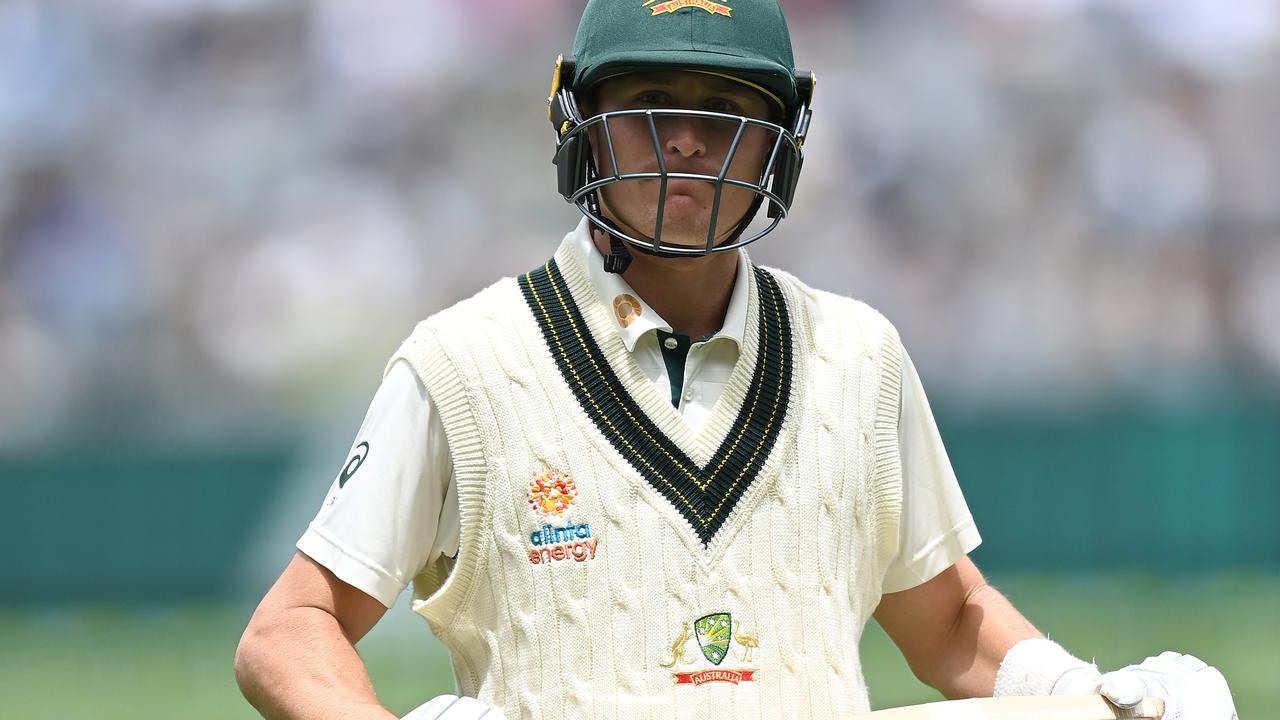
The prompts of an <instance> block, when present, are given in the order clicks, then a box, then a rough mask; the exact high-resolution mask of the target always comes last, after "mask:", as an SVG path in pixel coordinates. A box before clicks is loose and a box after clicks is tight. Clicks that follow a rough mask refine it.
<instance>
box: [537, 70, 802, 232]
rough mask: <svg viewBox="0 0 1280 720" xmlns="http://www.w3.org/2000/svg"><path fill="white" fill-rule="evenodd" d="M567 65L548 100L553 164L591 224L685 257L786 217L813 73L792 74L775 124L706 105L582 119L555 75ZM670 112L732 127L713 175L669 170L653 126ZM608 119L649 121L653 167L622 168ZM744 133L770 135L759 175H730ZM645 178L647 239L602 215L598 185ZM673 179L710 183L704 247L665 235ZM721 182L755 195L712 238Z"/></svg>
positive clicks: (574, 100)
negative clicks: (650, 206) (760, 220)
mask: <svg viewBox="0 0 1280 720" xmlns="http://www.w3.org/2000/svg"><path fill="white" fill-rule="evenodd" d="M573 70H574V67H573V61H572V60H564V59H563V58H562V59H561V60H560V61H558V62H557V65H556V75H555V78H554V80H553V81H552V88H551V97H550V98H548V101H549V108H548V117H549V119H550V120H551V123H552V125H553V126H554V127H555V128H556V133H557V137H556V152H555V157H554V159H553V162H554V163H555V165H556V168H557V179H558V184H559V191H560V194H561V195H562V196H564V198H565V200H567V201H568V202H571V203H573V204H574V205H576V206H577V207H578V209H579V210H581V211H582V214H583V215H585V216H586V217H587V218H588V219H589V220H590V221H591V223H592V224H593V225H595V226H596V227H597V228H599V229H601V230H603V231H605V232H606V233H608V234H610V235H612V236H614V237H617V238H620V239H622V240H624V241H626V242H627V243H628V244H630V245H632V246H633V247H635V248H637V249H639V250H641V251H642V252H646V253H649V254H653V255H659V256H664V257H688V256H701V255H708V254H710V253H713V252H724V251H729V250H735V249H737V248H740V247H742V246H744V245H747V244H749V243H751V242H754V241H756V240H758V239H760V238H761V237H764V236H765V235H767V234H768V233H769V232H771V231H772V230H773V229H774V228H776V227H777V226H778V223H780V222H781V221H782V219H783V218H784V217H786V216H787V213H788V212H789V211H790V209H791V203H792V200H793V199H794V197H795V190H796V184H797V180H798V179H799V175H800V168H801V166H802V165H803V163H804V152H803V148H804V140H805V136H806V135H807V133H808V129H809V120H810V117H811V116H812V111H811V110H810V103H811V101H812V95H813V85H814V79H813V74H812V73H797V74H796V84H797V86H798V88H799V90H800V102H799V104H798V107H796V108H793V109H791V110H790V111H789V112H788V113H787V117H786V118H784V119H783V123H784V124H783V125H778V124H774V123H770V122H766V121H764V120H759V119H756V118H751V117H746V116H742V115H733V114H728V113H719V112H709V111H704V110H673V109H640V110H621V111H616V112H606V113H600V114H597V115H593V116H591V117H589V118H584V117H582V114H581V111H580V109H579V106H578V100H577V98H576V96H575V94H574V91H573V89H572V88H571V87H569V86H568V85H562V84H561V78H563V77H565V75H566V74H567V75H568V76H569V77H570V78H572V75H573ZM668 118H685V119H690V120H697V121H700V122H705V123H709V124H711V123H714V124H716V125H717V126H719V127H721V128H722V131H723V132H724V133H725V136H726V137H727V136H728V134H729V133H730V132H732V138H733V139H732V140H731V141H730V143H729V147H728V151H727V153H726V155H725V157H724V161H723V162H722V163H721V166H720V170H719V172H718V173H717V174H715V175H711V174H705V173H688V172H672V171H670V170H669V169H668V167H667V162H666V157H665V152H664V151H663V145H662V140H661V138H660V136H659V132H658V126H659V123H660V122H661V121H663V120H665V119H668ZM611 122H628V123H642V124H643V125H642V126H647V133H648V135H649V138H650V139H651V140H652V143H653V152H654V157H655V159H656V164H657V168H656V170H648V171H643V172H630V171H627V169H625V168H622V169H620V168H619V164H618V153H617V149H616V148H615V146H614V139H613V133H612V132H611V129H610V123H611ZM748 133H763V134H764V137H766V138H768V140H769V143H768V145H769V150H768V154H767V155H766V157H765V159H764V162H763V163H762V165H761V168H760V170H759V175H758V176H757V177H755V179H754V180H744V179H739V178H734V177H730V176H729V172H730V168H731V167H732V165H733V161H734V159H735V158H736V157H737V155H738V151H739V150H740V149H741V148H742V142H743V139H744V137H746V136H747V134H748ZM593 134H594V135H595V136H596V137H597V138H598V139H600V140H601V141H602V143H601V144H602V147H600V148H599V154H600V158H601V162H603V161H604V160H605V159H607V160H608V170H607V171H603V172H602V170H601V168H600V163H597V161H596V152H595V151H593V147H592V143H591V137H592V135H593ZM645 180H649V181H654V180H656V181H657V182H658V206H657V212H656V217H655V219H654V229H653V237H652V238H639V237H634V236H632V235H628V234H626V233H624V232H623V231H622V230H620V229H619V228H618V227H617V226H616V225H614V224H613V223H612V222H610V221H609V220H608V219H607V218H605V217H604V216H603V214H602V213H601V203H600V191H601V189H602V188H604V187H606V186H609V185H613V184H616V183H623V182H637V181H645ZM671 180H693V181H701V182H705V183H708V184H709V185H711V186H712V187H713V196H712V197H713V200H712V205H711V216H710V222H709V223H708V227H707V237H706V242H705V244H703V245H702V246H691V245H681V244H675V243H671V242H664V241H663V237H662V234H663V233H662V230H663V227H662V226H663V216H664V214H665V211H666V204H667V187H668V182H669V181H671ZM726 187H732V188H741V189H743V190H747V191H750V192H751V193H754V195H755V198H754V199H753V202H752V204H751V206H750V208H749V209H748V210H747V212H746V213H745V214H744V215H743V217H742V218H741V219H736V218H735V219H734V220H733V222H734V226H733V228H732V232H731V233H730V234H729V235H728V237H727V238H726V239H724V240H722V241H721V242H719V243H717V242H716V238H717V237H718V236H719V235H720V233H719V232H717V231H718V230H719V229H720V228H721V226H722V223H721V218H720V209H721V200H722V198H723V194H724V190H725V188H726ZM766 202H767V203H768V217H769V218H770V222H769V223H768V225H766V226H765V227H763V228H762V229H760V230H757V231H755V232H753V233H752V234H750V235H747V234H746V232H745V231H746V229H747V226H748V225H749V224H750V222H751V220H752V219H753V218H754V216H755V215H756V213H757V212H758V211H759V208H760V206H761V205H762V204H764V203H766ZM725 227H728V226H727V225H726V226H725Z"/></svg>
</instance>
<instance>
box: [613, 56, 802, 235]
mask: <svg viewBox="0 0 1280 720" xmlns="http://www.w3.org/2000/svg"><path fill="white" fill-rule="evenodd" d="M768 103H769V101H768V100H767V99H766V98H765V96H764V95H763V94H761V93H760V92H758V91H756V90H754V89H752V88H751V87H749V86H747V85H744V84H742V83H738V82H735V81H733V80H729V79H727V78H721V77H718V76H715V75H707V74H703V73H694V72H679V71H664V72H652V73H634V74H630V75H623V76H620V77H617V78H613V79H611V80H607V81H605V82H604V83H601V85H600V87H599V89H598V90H597V93H596V95H595V103H594V105H595V107H594V108H593V110H594V111H595V112H596V113H606V112H612V111H616V110H637V109H649V108H653V109H685V110H705V111H710V112H717V113H725V114H729V115H745V116H748V117H753V118H757V119H760V120H767V119H768V118H769V104H768ZM608 123H609V136H610V138H611V139H612V141H613V149H614V156H616V159H617V166H618V167H617V169H618V171H619V172H621V173H637V172H658V170H659V163H658V156H657V153H656V152H655V149H654V143H653V135H652V132H651V131H650V127H649V122H648V120H647V119H646V118H645V117H643V116H638V117H620V118H611V119H609V121H608ZM655 123H656V128H657V131H658V140H659V144H660V146H661V148H662V152H663V156H664V158H665V160H666V164H667V171H668V172H673V173H676V172H683V173H698V174H702V175H711V176H717V175H719V174H720V170H721V167H722V166H723V164H724V160H725V157H727V156H728V154H729V149H730V146H731V145H732V144H733V138H734V135H735V134H736V133H737V132H738V128H739V124H740V123H739V122H738V121H736V120H732V119H726V120H717V119H710V118H693V117H678V116H677V117H655ZM591 130H592V131H593V132H592V136H591V143H592V147H593V148H595V153H596V162H597V167H599V169H600V174H601V176H607V175H611V174H612V173H613V171H614V168H613V158H611V157H610V154H609V151H608V149H607V142H606V140H605V137H604V132H603V128H601V127H600V126H599V125H597V126H594V127H592V128H591ZM776 138H777V135H776V134H774V133H771V132H770V131H768V130H766V129H765V128H761V127H759V126H754V125H748V126H747V128H746V131H745V132H744V133H743V136H742V140H741V141H740V142H739V146H738V149H737V151H736V152H735V153H734V156H733V161H732V164H731V165H730V167H729V173H728V176H727V177H730V178H734V179H738V180H745V181H747V182H751V183H755V182H757V181H758V180H759V179H760V172H761V170H762V169H763V167H764V162H765V159H766V157H767V155H768V153H769V151H770V150H771V149H772V147H773V143H774V141H775V140H776ZM660 187H661V181H659V180H626V181H622V182H616V183H612V184H610V185H607V186H605V187H604V188H602V190H601V194H602V198H601V201H602V202H601V205H602V208H601V210H602V212H603V214H604V215H605V216H606V217H608V218H609V219H610V220H612V221H613V222H615V223H617V224H618V226H619V227H620V228H621V229H622V230H623V232H626V233H627V234H629V235H632V236H633V237H640V238H653V237H654V232H655V231H654V226H655V224H656V220H657V215H658V193H659V190H660ZM754 198H755V193H753V192H752V191H750V190H747V189H745V188H739V187H733V186H731V185H725V186H724V190H723V191H722V193H721V198H720V212H719V216H718V218H717V220H716V236H717V241H719V240H722V239H724V238H725V237H727V236H728V235H729V234H730V233H731V232H733V230H734V229H735V228H736V227H737V224H738V222H739V221H740V220H741V219H742V217H743V216H744V215H745V214H746V212H747V210H748V209H749V208H750V206H751V204H752V201H753V200H754ZM714 204H715V185H714V184H712V183H710V182H707V181H703V180H680V179H669V180H668V181H667V198H666V205H665V207H664V208H663V221H662V242H663V243H667V244H679V245H689V246H704V245H705V244H706V242H707V231H708V229H709V228H710V225H711V213H712V207H713V206H714Z"/></svg>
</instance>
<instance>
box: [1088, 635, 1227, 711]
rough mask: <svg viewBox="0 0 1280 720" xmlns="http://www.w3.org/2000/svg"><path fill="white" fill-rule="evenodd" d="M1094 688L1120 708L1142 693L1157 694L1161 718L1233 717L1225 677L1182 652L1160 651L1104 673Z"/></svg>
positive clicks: (1199, 660) (1127, 706) (1130, 705)
mask: <svg viewBox="0 0 1280 720" xmlns="http://www.w3.org/2000/svg"><path fill="white" fill-rule="evenodd" d="M1097 692H1098V693H1099V694H1101V695H1102V696H1103V697H1105V698H1107V699H1108V700H1110V701H1111V702H1112V703H1113V704H1115V705H1117V706H1119V707H1123V708H1130V707H1134V706H1136V705H1137V704H1138V703H1140V702H1142V698H1144V697H1155V698H1160V699H1161V700H1164V708H1165V709H1164V717H1163V718H1162V720H1237V717H1236V706H1235V703H1234V702H1233V701H1232V699H1231V690H1230V689H1229V688H1228V687H1227V679H1226V678H1224V677H1223V676H1222V673H1221V672H1218V670H1217V669H1216V668H1214V667H1212V666H1211V665H1209V664H1207V663H1205V662H1204V661H1203V660H1201V659H1199V658H1197V657H1193V656H1191V655H1183V654H1182V653H1176V652H1163V653H1160V655H1159V656H1157V657H1149V658H1147V659H1146V660H1143V661H1142V663H1140V664H1138V665H1130V666H1128V667H1125V668H1121V669H1119V670H1115V671H1112V672H1109V673H1106V674H1104V675H1102V677H1100V678H1098V680H1097Z"/></svg>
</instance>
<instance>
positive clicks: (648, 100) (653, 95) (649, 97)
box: [636, 90, 671, 107]
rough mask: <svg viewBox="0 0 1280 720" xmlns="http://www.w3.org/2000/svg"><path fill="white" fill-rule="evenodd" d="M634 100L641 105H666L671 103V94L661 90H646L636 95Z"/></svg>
mask: <svg viewBox="0 0 1280 720" xmlns="http://www.w3.org/2000/svg"><path fill="white" fill-rule="evenodd" d="M636 102H638V103H639V104H640V105H641V106H643V107H666V106H668V105H670V104H671V96H670V95H668V94H667V93H665V92H662V91H661V90H646V91H644V92H642V93H640V94H639V95H637V96H636Z"/></svg>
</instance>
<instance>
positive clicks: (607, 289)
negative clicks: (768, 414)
mask: <svg viewBox="0 0 1280 720" xmlns="http://www.w3.org/2000/svg"><path fill="white" fill-rule="evenodd" d="M573 236H574V237H573V242H571V243H570V247H571V248H572V249H573V251H574V252H575V253H576V254H577V255H578V256H579V260H581V261H582V263H583V264H584V265H585V266H586V268H587V276H588V277H589V278H590V279H591V287H592V288H593V289H594V290H595V293H596V298H597V299H598V300H599V301H600V302H601V303H603V304H604V305H605V307H606V308H607V309H608V311H609V316H610V317H612V318H613V319H614V327H616V328H617V329H618V334H619V335H620V336H621V337H622V342H623V344H625V345H626V346H627V351H628V352H634V351H635V348H636V343H637V342H639V340H640V338H642V337H644V336H645V335H646V334H647V333H649V332H654V331H657V330H665V331H667V332H671V325H669V324H668V323H667V321H666V320H663V319H662V317H661V316H660V315H658V313H657V312H655V311H654V309H653V308H651V307H649V304H648V303H646V302H645V301H644V300H643V299H641V297H640V296H639V294H638V293H636V291H635V290H633V289H632V288H631V286H630V285H628V284H627V281H626V280H623V279H622V276H621V275H618V274H615V273H611V272H605V269H604V256H603V255H601V254H600V251H599V250H598V249H597V248H596V244H595V243H594V242H593V241H592V239H591V223H590V221H588V220H587V219H586V218H583V219H582V222H581V223H579V224H578V228H577V229H576V230H574V233H573ZM750 277H751V261H750V260H749V259H748V258H747V253H746V251H744V250H738V273H737V276H736V277H735V278H734V281H733V293H732V294H731V295H730V296H729V307H728V309H727V310H726V311H725V315H724V325H722V326H721V327H720V329H719V330H717V331H716V332H715V333H714V334H712V335H711V337H710V338H708V340H716V339H721V338H723V339H725V340H732V341H733V343H734V344H735V345H737V346H738V349H739V350H741V348H742V337H743V335H744V334H745V331H746V327H747V297H748V287H747V283H748V278H750Z"/></svg>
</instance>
